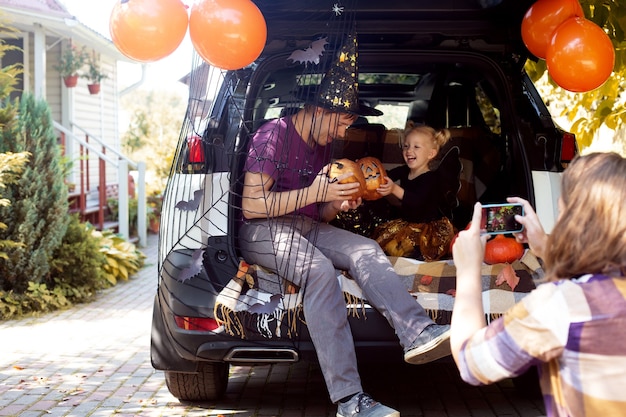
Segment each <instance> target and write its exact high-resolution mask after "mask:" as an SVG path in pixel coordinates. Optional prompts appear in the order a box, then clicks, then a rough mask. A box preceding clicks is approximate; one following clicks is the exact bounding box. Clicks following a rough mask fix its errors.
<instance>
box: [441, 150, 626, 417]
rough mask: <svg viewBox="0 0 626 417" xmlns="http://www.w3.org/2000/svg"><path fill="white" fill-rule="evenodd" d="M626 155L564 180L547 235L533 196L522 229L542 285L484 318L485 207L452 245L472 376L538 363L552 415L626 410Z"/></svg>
mask: <svg viewBox="0 0 626 417" xmlns="http://www.w3.org/2000/svg"><path fill="white" fill-rule="evenodd" d="M624 178H626V159H625V158H623V157H621V156H620V155H618V154H616V153H593V154H589V155H586V156H580V157H577V158H576V159H575V160H574V161H572V163H571V164H570V166H569V167H568V168H567V169H566V170H565V172H564V174H563V178H562V195H561V199H560V201H559V206H560V213H559V217H558V220H557V222H556V224H555V226H554V230H553V231H552V233H551V234H550V235H546V233H545V232H544V230H543V228H542V227H541V223H540V222H539V219H538V218H537V215H536V213H535V211H534V210H533V209H532V207H531V206H530V204H529V203H528V201H526V200H524V199H521V198H509V199H508V201H509V202H512V203H519V204H522V205H523V206H524V210H525V215H524V216H516V220H517V221H518V222H519V223H521V224H523V225H524V230H523V231H522V232H521V233H519V234H517V236H516V237H517V238H518V240H519V241H522V242H527V243H528V244H529V245H530V248H531V250H532V251H533V252H534V253H535V254H536V255H537V256H539V257H541V258H542V259H543V261H544V264H545V273H546V278H547V279H548V282H546V283H544V284H541V285H539V286H538V287H537V288H536V289H535V290H533V291H532V292H531V293H529V294H528V295H527V296H526V297H525V298H523V299H522V300H521V301H520V302H518V303H517V304H516V305H514V306H513V307H512V308H511V309H510V310H509V311H507V312H506V313H505V314H504V316H503V317H501V318H499V319H498V320H495V321H493V322H491V323H490V324H489V325H488V326H487V324H486V323H485V315H484V311H483V307H482V302H481V290H482V289H481V272H480V271H481V259H483V255H484V250H485V242H486V240H487V235H486V234H483V233H482V231H481V230H480V229H481V228H480V226H479V225H480V224H481V205H480V203H477V204H476V206H475V207H474V215H473V219H472V224H471V226H470V228H469V229H468V230H466V231H461V232H460V233H459V236H458V238H457V239H456V241H455V243H454V247H453V257H454V263H455V265H456V268H457V292H456V300H455V304H454V310H453V313H452V330H451V331H452V334H451V338H450V343H451V349H452V355H453V357H454V360H455V362H456V364H457V366H458V368H459V371H460V374H461V377H462V378H463V380H464V381H466V382H468V383H470V384H473V385H481V384H489V383H493V382H496V381H498V380H501V379H504V378H510V377H514V376H517V375H520V374H521V373H523V372H525V371H526V370H527V369H529V368H530V367H531V366H534V365H536V366H537V367H538V370H539V376H540V386H541V390H542V392H543V397H544V401H545V407H546V413H547V416H548V417H551V416H589V417H591V416H594V417H595V416H603V417H611V416H615V417H617V416H624V415H626V397H625V396H624V394H623V388H622V387H623V386H624V384H625V383H626V373H625V372H624V369H626V333H625V332H624V331H623V328H624V324H625V323H626V204H624V202H625V201H626V187H624Z"/></svg>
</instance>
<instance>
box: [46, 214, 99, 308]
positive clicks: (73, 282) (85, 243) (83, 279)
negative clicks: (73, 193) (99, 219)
mask: <svg viewBox="0 0 626 417" xmlns="http://www.w3.org/2000/svg"><path fill="white" fill-rule="evenodd" d="M100 249H101V246H100V241H99V240H98V238H96V237H94V236H92V227H91V225H89V224H86V223H82V222H81V221H80V220H79V218H78V215H77V214H74V215H72V216H71V220H70V223H69V225H68V227H67V231H66V232H65V236H64V237H63V241H62V243H61V246H59V247H58V248H57V249H56V250H55V251H54V254H53V255H52V257H51V259H50V278H51V280H52V281H53V282H54V283H55V285H56V286H69V287H72V288H85V289H87V290H89V292H91V293H93V292H95V291H96V290H99V289H102V288H106V287H108V286H110V285H108V282H107V280H106V278H105V276H104V273H103V269H102V266H103V265H104V264H105V263H106V257H105V256H104V254H103V253H102V252H101V251H100ZM75 301H82V300H75Z"/></svg>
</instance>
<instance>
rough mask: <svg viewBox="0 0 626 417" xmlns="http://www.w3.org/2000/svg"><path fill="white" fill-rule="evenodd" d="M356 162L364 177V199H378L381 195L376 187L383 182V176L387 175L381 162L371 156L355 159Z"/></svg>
mask: <svg viewBox="0 0 626 417" xmlns="http://www.w3.org/2000/svg"><path fill="white" fill-rule="evenodd" d="M356 163H357V164H358V165H359V167H360V168H361V171H362V172H363V176H364V177H365V191H364V192H363V198H364V199H365V200H378V199H379V198H381V197H382V195H381V194H379V193H378V192H377V191H376V189H377V188H378V187H380V186H381V185H382V184H384V182H385V176H387V172H386V171H385V167H383V163H382V162H380V160H379V159H378V158H374V157H373V156H366V157H365V158H361V159H357V161H356Z"/></svg>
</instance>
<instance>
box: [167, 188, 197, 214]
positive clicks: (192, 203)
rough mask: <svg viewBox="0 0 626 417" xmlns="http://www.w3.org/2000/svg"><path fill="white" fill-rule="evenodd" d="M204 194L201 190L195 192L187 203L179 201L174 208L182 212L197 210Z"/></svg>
mask: <svg viewBox="0 0 626 417" xmlns="http://www.w3.org/2000/svg"><path fill="white" fill-rule="evenodd" d="M203 194H204V192H203V191H202V190H196V191H194V192H193V199H192V200H189V201H185V200H181V201H179V202H178V203H176V205H175V206H174V207H176V208H177V209H180V210H183V211H193V210H198V207H200V201H202V195H203Z"/></svg>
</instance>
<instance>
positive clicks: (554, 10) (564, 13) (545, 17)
mask: <svg viewBox="0 0 626 417" xmlns="http://www.w3.org/2000/svg"><path fill="white" fill-rule="evenodd" d="M574 16H578V17H585V15H584V13H583V9H582V8H581V7H580V3H578V0H538V1H537V2H535V3H534V4H533V5H532V6H530V8H529V9H528V11H527V12H526V14H525V15H524V18H523V19H522V40H523V41H524V44H525V45H526V48H528V50H529V51H530V52H531V53H532V54H533V55H535V56H536V57H537V58H541V59H543V58H545V57H546V50H547V49H548V44H549V43H550V39H552V34H553V33H554V31H555V30H556V28H557V27H558V26H559V25H560V24H561V23H563V22H565V21H566V20H567V19H569V18H570V17H574Z"/></svg>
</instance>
